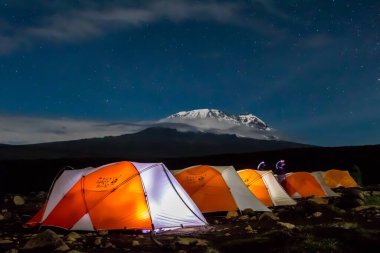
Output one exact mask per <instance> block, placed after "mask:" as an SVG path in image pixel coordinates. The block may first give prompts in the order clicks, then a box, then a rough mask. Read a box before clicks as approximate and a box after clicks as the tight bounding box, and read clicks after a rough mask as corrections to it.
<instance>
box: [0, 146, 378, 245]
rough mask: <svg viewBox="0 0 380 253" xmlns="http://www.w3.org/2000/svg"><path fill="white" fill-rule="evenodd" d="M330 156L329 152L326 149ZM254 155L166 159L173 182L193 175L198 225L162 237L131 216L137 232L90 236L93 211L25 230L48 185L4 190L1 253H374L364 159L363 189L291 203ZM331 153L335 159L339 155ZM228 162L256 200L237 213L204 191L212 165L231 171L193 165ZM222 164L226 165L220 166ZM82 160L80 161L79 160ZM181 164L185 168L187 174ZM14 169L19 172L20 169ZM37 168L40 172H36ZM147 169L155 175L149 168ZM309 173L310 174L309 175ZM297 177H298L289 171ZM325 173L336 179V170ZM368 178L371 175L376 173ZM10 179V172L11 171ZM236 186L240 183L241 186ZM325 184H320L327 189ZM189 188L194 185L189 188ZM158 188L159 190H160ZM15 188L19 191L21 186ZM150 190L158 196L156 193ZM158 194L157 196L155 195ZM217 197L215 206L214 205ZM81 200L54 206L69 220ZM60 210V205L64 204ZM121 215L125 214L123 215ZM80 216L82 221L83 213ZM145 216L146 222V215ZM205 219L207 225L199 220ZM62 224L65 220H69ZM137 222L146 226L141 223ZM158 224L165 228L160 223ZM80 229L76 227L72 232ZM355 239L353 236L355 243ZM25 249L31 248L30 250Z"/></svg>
mask: <svg viewBox="0 0 380 253" xmlns="http://www.w3.org/2000/svg"><path fill="white" fill-rule="evenodd" d="M348 150H350V149H347V150H346V152H347V154H348V153H349V151H348ZM329 151H330V152H331V150H329ZM366 151H368V150H366ZM297 152H299V153H302V152H310V150H308V151H302V150H297ZM314 152H315V153H314V157H318V152H316V151H314ZM277 153H279V151H273V152H271V153H267V154H266V156H272V157H273V159H275V158H276V155H277ZM355 153H356V154H358V153H360V152H359V151H358V149H355ZM259 154H260V153H259ZM261 154H263V153H261ZM282 154H283V156H282V157H285V158H288V159H287V160H288V161H291V155H289V154H291V152H290V151H283V152H282ZM343 154H344V153H343ZM255 155H258V154H250V155H247V157H246V158H245V157H244V155H239V156H237V155H224V156H219V157H215V156H210V157H203V158H190V159H188V158H187V159H183V160H179V159H176V160H175V161H174V160H170V159H168V160H167V162H166V163H163V166H166V167H167V168H169V166H170V168H173V167H174V165H175V164H179V166H178V167H174V168H178V169H179V168H182V169H181V170H180V169H179V170H170V174H173V177H170V178H171V180H174V179H173V178H176V179H177V180H179V181H178V182H180V181H181V179H180V178H181V177H180V175H181V173H180V172H181V171H184V172H186V171H188V170H190V171H188V172H187V175H185V174H182V178H185V179H187V181H186V180H185V181H186V182H185V185H183V186H184V188H183V189H186V183H187V184H189V186H190V191H189V189H187V191H188V193H189V195H188V196H191V197H192V198H193V200H194V202H192V203H193V204H195V203H196V204H195V205H194V206H193V208H195V209H193V211H191V212H190V213H189V214H188V215H186V218H185V219H186V220H187V221H188V222H189V221H191V219H193V221H192V222H194V221H195V222H196V224H195V226H194V224H190V223H189V224H188V225H189V226H186V225H185V226H184V227H183V228H178V229H174V230H165V229H164V230H161V231H159V232H158V231H157V232H156V233H154V234H153V235H152V234H151V233H150V232H149V230H150V229H151V227H149V226H150V225H147V226H145V225H144V226H136V224H137V223H136V221H137V220H138V219H136V218H135V219H132V223H133V224H135V228H134V229H133V226H134V225H133V224H132V225H131V224H129V225H128V226H130V227H131V229H125V228H126V225H120V224H118V225H117V226H119V227H112V226H111V227H104V229H100V230H97V231H91V230H93V229H94V224H97V225H96V227H99V228H101V225H99V224H98V223H97V221H96V219H97V218H96V215H94V214H92V215H91V216H93V217H94V218H91V220H92V223H90V224H92V225H90V227H89V225H85V223H83V221H85V220H86V219H87V220H88V218H89V217H88V216H87V218H86V219H84V218H82V219H81V220H82V222H78V218H76V219H77V220H73V221H70V224H72V225H66V226H68V227H66V229H64V225H63V224H61V225H59V224H53V223H54V219H55V220H56V221H58V222H64V223H65V222H66V221H65V220H63V218H62V217H61V218H58V220H57V218H54V215H51V216H50V218H49V219H50V221H49V220H45V223H46V227H45V226H40V224H39V225H37V226H35V227H27V226H26V224H27V222H30V221H31V219H32V218H33V217H34V216H35V215H36V214H37V213H38V212H39V211H41V208H43V206H44V205H45V204H46V201H47V198H48V191H49V188H50V186H51V184H50V185H49V184H47V185H44V184H43V183H41V184H40V185H39V186H38V184H33V187H30V189H31V190H30V191H27V190H26V191H25V190H24V191H19V192H17V191H14V190H11V189H12V187H10V188H9V190H8V191H7V192H2V194H1V201H2V202H1V210H2V217H3V219H2V220H1V221H0V222H1V223H2V226H1V230H0V249H1V250H2V251H4V252H16V251H15V250H17V252H41V250H43V252H50V251H51V252H60V251H61V252H62V251H64V252H70V251H71V252H236V251H239V252H251V251H252V248H253V247H254V248H255V249H256V251H257V252H357V251H359V250H362V251H363V252H377V251H376V250H375V249H376V247H378V246H379V240H378V238H379V235H380V230H379V229H378V228H379V226H380V206H379V199H380V189H379V188H380V187H379V185H378V184H376V183H367V180H369V182H373V181H375V180H376V178H378V177H376V174H374V176H373V177H372V178H368V177H366V176H365V173H366V167H365V165H366V160H362V161H361V160H360V159H357V160H356V161H357V163H358V164H359V165H361V168H362V171H361V172H362V176H363V179H364V180H365V181H364V183H365V184H363V186H361V187H352V186H355V185H347V186H350V187H349V188H344V187H342V185H340V187H338V188H335V189H334V190H333V193H334V194H332V195H331V196H327V195H324V196H315V195H316V193H315V192H312V191H313V189H312V188H311V187H310V188H308V189H306V190H309V191H310V192H309V193H308V194H306V195H305V196H303V197H302V196H298V197H297V196H296V195H297V194H295V195H294V196H293V197H296V198H292V197H290V196H289V195H288V194H287V193H286V192H285V191H284V189H285V188H283V187H282V186H280V185H279V184H278V182H277V179H276V177H275V175H274V174H273V172H272V171H258V170H254V169H255V168H254V166H251V168H252V169H248V168H249V167H248V166H246V165H244V163H249V162H251V164H253V163H254V162H253V161H254V159H257V158H252V157H255ZM336 156H337V157H339V155H336ZM231 157H233V159H235V161H236V160H239V161H240V162H242V164H241V165H240V166H239V165H238V166H239V167H238V166H236V165H235V166H236V167H237V168H241V170H238V169H236V171H237V172H239V173H235V175H236V176H240V177H241V178H242V180H241V183H243V184H246V185H247V188H246V189H245V190H244V191H243V192H245V193H244V194H246V193H247V191H250V190H252V189H256V195H255V197H257V198H256V199H254V200H252V201H249V203H253V206H250V205H252V204H249V203H247V202H245V203H242V204H241V206H239V204H238V203H239V202H238V201H237V202H235V201H232V202H230V204H231V203H232V204H233V203H237V204H238V207H239V208H236V206H234V207H232V208H228V207H227V208H226V207H225V206H228V204H226V203H228V199H229V197H228V196H227V195H226V192H225V190H224V193H218V192H215V189H214V192H212V191H211V192H210V191H209V190H210V189H211V190H212V189H213V187H212V185H214V186H215V183H217V182H219V181H220V180H221V179H223V178H222V177H221V178H220V179H218V178H215V177H214V176H213V174H215V173H216V172H215V170H213V169H212V168H216V169H217V170H226V169H227V172H228V171H229V173H231V172H234V171H235V167H232V166H230V167H228V166H227V167H226V166H224V167H223V166H222V167H221V166H220V165H217V166H211V167H210V166H194V165H196V163H198V162H199V163H201V164H207V162H210V164H212V162H213V160H215V159H218V160H219V161H220V163H224V164H232V163H228V162H226V160H228V159H231ZM236 157H239V158H240V159H236ZM262 157H263V156H262ZM223 159H225V160H224V161H223ZM89 160H90V159H89ZM110 160H112V159H110ZM163 160H164V159H163ZM190 160H191V161H194V163H195V164H193V166H188V163H189V162H190ZM58 161H59V160H58ZM73 161H76V162H77V164H79V163H78V160H72V162H73ZM90 161H91V160H90ZM116 161H118V160H116V159H115V160H113V162H116ZM119 161H120V160H119ZM170 161H171V162H170ZM205 161H206V162H205ZM230 161H231V160H230ZM267 161H270V159H267ZM45 162H46V161H43V163H45ZM56 162H57V161H56ZM61 162H62V161H61ZM81 162H82V163H83V160H82V161H81ZM98 162H99V165H98V166H100V167H99V168H102V167H104V165H105V164H107V163H109V162H108V161H107V162H105V161H98ZM301 162H302V160H301V159H300V160H299V163H301ZM305 162H306V161H305ZM307 162H311V161H310V159H308V160H307ZM328 162H331V161H328ZM335 162H338V161H335ZM18 163H20V161H18ZM28 163H29V164H33V163H36V164H38V165H39V166H41V167H40V173H43V171H44V170H43V169H42V168H43V165H42V162H41V161H39V162H37V161H32V160H30V161H28ZM214 163H215V162H214ZM220 163H219V164H220ZM316 163H317V161H316ZM2 164H7V165H9V164H14V165H17V163H16V162H11V161H3V162H2ZM22 164H23V165H25V164H26V163H25V162H24V163H22ZM51 164H54V163H51V162H50V165H51ZM73 164H75V163H71V164H66V165H65V166H68V165H71V166H73ZM89 165H90V164H85V165H84V164H83V165H82V168H83V169H82V170H75V169H74V170H73V169H70V168H69V167H67V168H66V169H67V172H68V173H76V171H83V170H86V169H85V168H87V170H88V169H89V167H88V166H89ZM112 165H113V163H111V166H112ZM18 166H20V165H18ZM65 166H62V164H60V165H59V166H57V169H56V171H55V172H56V173H55V175H54V173H52V174H51V175H50V176H49V174H46V175H45V178H44V180H46V181H49V182H50V183H52V182H53V180H56V184H59V179H57V178H56V179H54V178H55V177H56V176H57V173H59V170H61V169H62V168H64V167H65ZM76 166H80V165H76ZM76 166H75V167H76ZM150 166H151V164H150ZM155 166H156V165H155ZM157 166H161V165H160V163H158V164H157ZM186 166H188V167H189V168H188V169H186ZM192 167H195V169H197V170H196V171H194V172H192V171H191V168H192ZM14 168H17V166H15V167H14ZM34 168H35V169H36V170H37V171H38V167H34ZM229 168H230V169H229ZM243 168H246V169H243ZM106 169H107V167H106ZM142 170H144V169H142ZM149 170H150V169H148V171H149ZM21 171H22V170H19V171H18V174H19V173H20V172H21ZM112 171H114V169H112ZM150 171H152V172H153V170H150ZM167 171H169V170H167ZM252 171H253V172H254V173H253V175H251V174H252ZM312 171H313V170H311V171H309V172H312ZM247 172H248V174H249V175H250V176H249V177H248V176H247V175H245V174H247ZM346 172H347V171H346ZM61 173H62V172H61ZM144 173H146V172H143V173H142V175H144ZM156 173H158V172H156ZM294 173H297V172H295V171H294ZM302 173H306V172H302ZM323 173H324V174H326V173H327V172H322V171H319V172H317V171H316V170H315V172H314V174H315V175H313V174H312V173H310V174H308V177H312V178H313V179H314V180H316V181H317V178H318V177H321V175H322V174H323ZM329 173H330V174H331V173H332V174H334V171H332V172H329ZM335 173H336V172H335ZM370 173H373V171H372V172H370ZM164 174H165V173H164ZM8 175H12V174H11V173H9V174H8ZM66 175H69V174H66ZM120 175H121V174H120V172H117V171H114V172H112V173H111V174H109V175H107V176H103V177H102V180H100V181H99V180H98V179H99V176H95V179H97V180H95V182H96V184H95V185H96V186H98V187H103V189H105V190H106V189H107V187H110V186H112V182H113V183H115V181H116V182H117V181H119V182H120V181H121V182H123V181H125V180H123V178H128V175H126V176H121V177H120ZM146 175H147V174H146ZM244 175H245V176H244ZM259 175H261V176H259ZM147 176H148V175H147ZM37 177H39V176H36V175H34V176H33V175H31V176H30V177H29V178H28V177H26V178H20V181H19V183H20V184H24V187H29V185H28V184H29V182H30V180H32V181H34V182H37V183H38V182H44V181H43V180H42V179H40V180H39V179H38V178H37ZM208 177H210V178H213V180H211V181H210V180H207V178H208ZM308 177H306V178H308ZM116 178H117V180H116ZM145 178H148V177H145ZM154 178H157V176H154ZM227 178H231V176H227ZM233 178H235V177H233ZM244 178H245V179H244ZM258 178H260V179H261V181H260V180H258ZM235 179H236V178H235ZM202 180H206V181H208V182H210V183H211V186H210V187H208V188H207V187H203V191H204V192H203V193H202V192H201V194H200V193H199V190H195V189H194V187H196V185H199V183H200V182H201V181H202ZM371 180H373V181H371ZM79 181H81V180H79ZM92 181H93V180H92ZM83 182H85V183H86V184H89V183H90V182H91V179H90V178H89V179H88V180H87V179H84V181H83ZM144 182H145V183H144V185H146V184H147V181H144ZM270 182H272V185H273V186H274V187H271V188H270V189H269V190H268V189H266V191H262V190H258V189H260V187H261V189H262V187H263V186H265V185H268V184H270ZM343 182H348V183H350V182H351V181H350V180H344V181H341V182H340V183H343ZM327 183H329V184H330V186H332V187H334V185H332V184H333V183H336V182H335V181H333V180H332V179H330V181H326V185H327ZM351 183H352V182H351ZM72 184H75V182H72ZM4 185H5V184H4ZM79 185H80V184H79ZM239 185H240V186H241V184H239ZM326 185H325V186H323V187H326ZM335 186H336V185H335ZM104 187H105V188H104ZM191 187H193V188H192V189H191ZM230 187H231V186H230ZM323 187H322V188H320V189H319V191H320V190H321V189H322V191H323ZM86 188H88V187H86ZM159 188H160V189H162V187H159ZM231 188H232V187H231ZM293 188H294V187H293ZM293 188H292V189H293ZM20 189H22V187H21V188H20ZM109 189H111V188H109ZM329 189H330V188H329ZM191 191H194V192H195V194H197V192H198V197H197V195H192V194H191ZM106 192H107V190H106V191H102V193H101V195H99V196H98V197H96V198H99V197H100V198H102V197H101V196H104V194H107V193H106ZM153 192H155V191H154V190H153ZM253 192H254V190H253ZM301 192H302V189H301V190H298V193H299V194H300V193H301ZM172 193H173V192H172ZM290 193H291V192H290ZM327 193H330V194H331V192H330V191H327ZM51 194H52V193H50V195H51ZM242 194H243V193H241V192H240V193H238V196H240V197H241V196H242ZM244 194H243V195H244ZM86 196H87V195H86ZM91 196H92V195H91ZM110 196H111V195H110ZM136 196H137V195H136ZM155 196H158V195H157V194H156V195H155ZM19 197H21V198H22V199H23V201H22V204H20V203H19V202H17V201H18V199H19ZM158 197H159V196H158ZM96 198H95V195H94V196H93V197H91V199H93V201H95V202H96ZM136 198H137V199H138V198H139V197H134V199H136ZM197 198H198V199H197ZM202 198H203V199H204V200H205V202H203V204H202V203H199V202H198V201H199V200H200V199H202ZM79 199H80V197H79ZM79 199H78V200H79ZM110 199H112V198H110ZM170 199H171V201H170V202H171V203H170V204H169V205H168V204H163V206H162V207H169V206H172V205H173V200H172V197H171V198H170ZM216 199H217V200H218V201H215V200H216ZM257 200H260V202H261V203H262V204H258V202H257ZM95 202H94V203H95ZM243 202H244V200H243ZM16 203H17V204H16ZM80 203H82V202H81V201H80V200H79V202H78V204H71V205H69V206H63V208H62V210H61V211H59V209H55V210H56V211H57V214H59V213H63V214H62V215H63V216H64V217H65V213H66V212H70V213H71V215H70V218H74V216H75V215H73V212H77V211H75V210H78V211H79V210H81V209H83V208H80V205H81V204H80ZM117 203H119V202H117ZM141 203H142V202H141ZM57 204H58V203H56V205H57ZM60 205H62V203H61V204H60ZM78 205H79V206H78ZM89 205H91V204H89ZM127 205H128V204H127ZM210 205H211V206H210ZM223 205H224V207H223ZM247 205H248V206H247ZM185 206H187V207H189V206H192V204H191V203H190V202H187V204H186V205H185ZM185 206H182V207H179V206H178V207H176V208H175V209H174V213H173V210H172V211H170V210H169V209H167V210H166V211H165V210H164V209H165V208H164V209H161V210H164V213H166V215H168V214H170V213H171V215H177V216H178V215H183V214H186V212H185V211H181V212H178V210H185V209H183V208H184V207H185ZM265 206H266V207H265ZM99 207H101V206H99ZM187 207H186V208H187ZM210 207H212V208H214V209H213V210H208V211H207V208H210ZM247 207H248V208H247ZM78 208H79V209H78ZM110 208H111V207H101V209H104V211H105V213H104V214H103V216H104V215H110V218H111V219H114V218H115V217H116V223H118V221H120V220H124V218H121V217H119V218H117V215H118V214H117V213H116V212H115V211H110ZM181 208H182V209H181ZM198 208H199V209H198ZM204 208H205V209H204ZM215 208H216V209H215ZM229 209H230V210H231V209H233V210H235V211H227V210H229ZM70 210H73V211H70ZM146 210H147V209H146ZM194 210H198V211H195V213H198V214H197V215H196V216H193V217H195V218H191V219H189V217H191V215H190V214H192V213H193V212H194ZM201 210H203V211H201ZM209 211H210V212H209ZM81 212H83V211H81ZM144 212H145V211H144ZM144 212H143V213H144ZM128 213H129V215H131V214H132V213H133V212H132V211H130V212H128ZM121 214H122V215H124V212H123V213H121ZM202 214H203V215H202ZM189 215H190V216H189ZM80 216H83V213H82V214H79V216H78V215H77V217H79V218H80ZM143 216H144V215H143ZM197 216H198V217H201V219H198V218H197ZM83 217H86V215H85V216H83ZM105 217H106V216H105ZM112 217H113V218H112ZM144 217H145V218H146V217H147V216H144ZM153 217H162V215H159V214H157V215H153ZM166 217H169V216H166ZM40 218H41V217H40ZM156 219H157V218H156ZM158 219H159V218H158ZM179 219H182V218H179V216H178V217H177V218H175V219H173V221H175V222H178V221H179ZM126 220H128V219H126ZM133 220H134V221H133ZM165 220H166V222H168V221H170V220H167V219H165ZM199 221H200V223H199ZM203 221H205V222H204V223H203ZM49 222H50V224H53V226H49ZM52 222H53V223H52ZM74 223H76V224H77V225H76V229H75V227H73V226H74V225H75V224H74ZM159 223H160V222H159ZM182 223H183V222H182ZM202 223H203V224H202ZM205 223H207V225H205ZM65 224H69V223H67V222H66V223H65ZM110 224H111V225H112V224H115V223H112V222H111V223H110ZM141 224H147V223H144V222H143V223H141ZM149 224H150V223H149ZM161 224H163V223H162V222H161ZM54 225H55V226H54ZM80 226H84V227H82V229H83V228H84V229H85V230H84V231H83V230H81V229H80ZM86 226H87V227H86ZM120 226H121V227H120ZM70 227H73V228H74V229H67V228H70ZM158 227H159V226H158ZM78 228H79V230H77V229H78ZM115 228H116V229H115ZM136 228H137V229H136ZM33 238H40V239H38V240H37V241H36V242H34V243H30V242H29V244H28V241H30V240H32V239H33ZM353 238H355V240H354V241H353ZM51 241H53V242H54V243H52V242H51ZM27 245H29V246H27ZM31 245H33V246H31ZM36 245H39V246H36ZM41 245H42V246H41ZM28 247H36V248H34V249H28ZM11 250H14V251H11Z"/></svg>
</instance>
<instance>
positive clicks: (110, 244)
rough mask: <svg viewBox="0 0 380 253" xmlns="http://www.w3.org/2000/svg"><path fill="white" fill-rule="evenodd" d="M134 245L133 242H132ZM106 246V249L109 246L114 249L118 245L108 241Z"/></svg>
mask: <svg viewBox="0 0 380 253" xmlns="http://www.w3.org/2000/svg"><path fill="white" fill-rule="evenodd" d="M132 245H133V244H132ZM104 248H106V249H108V248H113V249H115V248H116V246H115V245H113V244H112V243H110V242H107V243H106V245H104Z"/></svg>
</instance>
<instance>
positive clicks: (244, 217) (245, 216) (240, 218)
mask: <svg viewBox="0 0 380 253" xmlns="http://www.w3.org/2000/svg"><path fill="white" fill-rule="evenodd" d="M248 219H249V216H248V215H242V216H240V217H239V220H248Z"/></svg>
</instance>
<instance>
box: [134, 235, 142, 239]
mask: <svg viewBox="0 0 380 253" xmlns="http://www.w3.org/2000/svg"><path fill="white" fill-rule="evenodd" d="M136 238H139V239H144V236H143V235H138V236H136Z"/></svg>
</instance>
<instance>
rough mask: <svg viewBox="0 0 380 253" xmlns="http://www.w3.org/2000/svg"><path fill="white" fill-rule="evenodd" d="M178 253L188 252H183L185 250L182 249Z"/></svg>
mask: <svg viewBox="0 0 380 253" xmlns="http://www.w3.org/2000/svg"><path fill="white" fill-rule="evenodd" d="M177 253H187V251H186V250H183V249H180V250H178V252H177Z"/></svg>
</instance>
